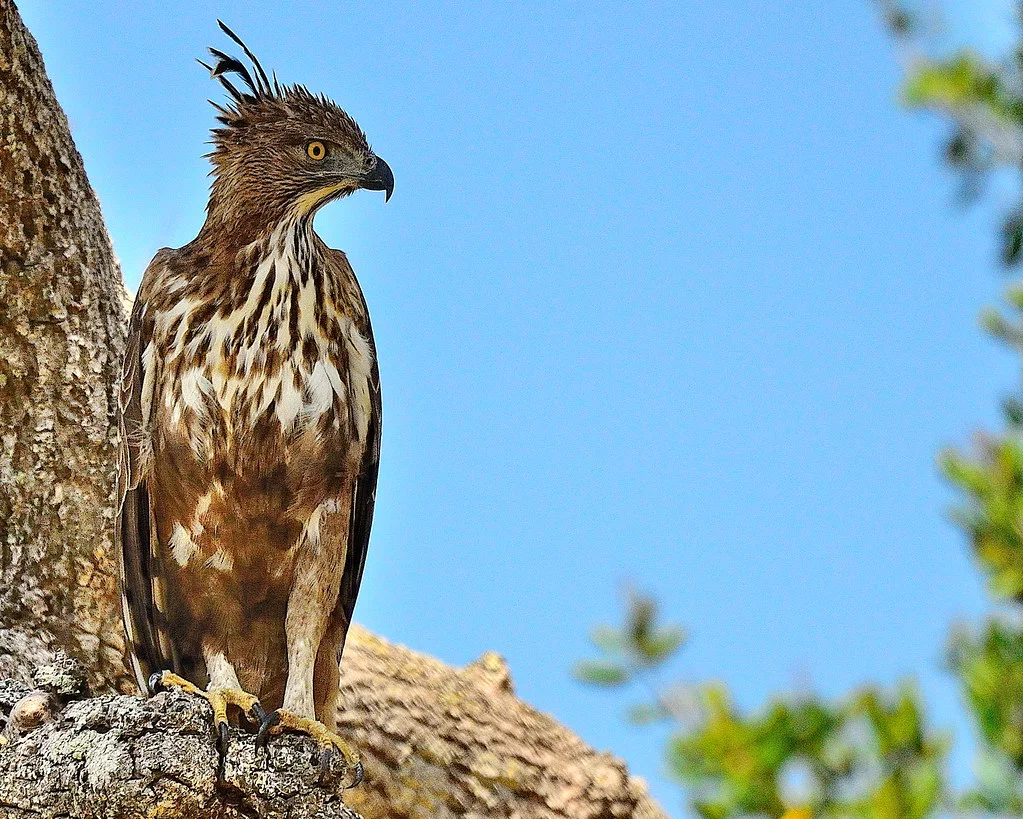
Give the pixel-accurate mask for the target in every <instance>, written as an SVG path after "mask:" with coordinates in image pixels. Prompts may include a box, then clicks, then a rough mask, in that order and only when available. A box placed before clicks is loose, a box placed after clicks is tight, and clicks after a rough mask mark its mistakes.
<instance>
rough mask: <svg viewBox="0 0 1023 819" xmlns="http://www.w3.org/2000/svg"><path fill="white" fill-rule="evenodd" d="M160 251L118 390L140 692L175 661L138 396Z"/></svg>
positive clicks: (144, 406) (123, 545)
mask: <svg viewBox="0 0 1023 819" xmlns="http://www.w3.org/2000/svg"><path fill="white" fill-rule="evenodd" d="M164 252H165V251H161V252H160V253H158V254H157V255H156V257H155V258H154V259H153V261H152V262H151V263H150V265H149V267H148V268H147V269H146V273H145V275H144V276H143V279H142V287H141V288H140V289H139V295H138V297H137V298H136V299H135V304H134V306H133V307H132V311H131V320H130V322H129V324H128V339H127V343H126V345H125V353H124V364H123V366H122V368H121V383H120V392H119V395H118V410H119V412H118V429H119V431H120V450H119V459H118V460H119V467H120V469H119V472H118V480H117V492H118V513H117V518H116V523H115V542H116V546H117V548H118V549H119V553H120V561H119V566H120V581H121V614H122V617H123V620H124V629H125V636H126V642H125V649H126V654H127V660H128V662H129V664H130V666H131V669H132V672H133V673H134V675H135V679H136V681H137V682H138V685H139V688H140V689H141V690H143V691H145V690H146V689H147V685H148V684H147V681H148V679H149V675H150V674H152V673H153V672H155V671H160V670H164V669H171V668H174V666H175V662H174V660H175V657H174V650H173V644H172V643H171V640H170V636H169V634H168V632H167V629H166V627H165V621H164V618H163V616H162V614H161V612H162V611H163V610H164V607H165V603H166V601H165V599H164V594H163V585H162V581H161V574H160V570H159V554H158V551H157V545H158V544H157V540H156V526H155V522H154V520H153V514H152V505H151V503H150V496H149V488H148V485H147V477H148V474H149V471H150V468H151V453H152V444H151V441H150V438H149V435H150V424H149V418H148V417H146V412H147V410H148V403H149V402H148V401H143V390H144V389H145V388H146V375H147V371H146V370H147V367H152V366H153V361H152V358H151V356H150V360H149V361H147V360H146V358H147V356H146V348H147V346H148V345H149V342H150V340H151V338H150V337H151V332H152V331H151V327H152V320H151V317H150V316H148V315H147V305H146V301H145V298H144V294H145V293H146V292H147V287H146V284H147V281H148V280H150V279H151V278H154V277H158V275H159V272H160V269H161V268H162V266H163V262H164V259H165V257H164ZM150 375H152V374H151V373H150Z"/></svg>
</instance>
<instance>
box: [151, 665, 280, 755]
mask: <svg viewBox="0 0 1023 819" xmlns="http://www.w3.org/2000/svg"><path fill="white" fill-rule="evenodd" d="M149 688H150V690H151V691H153V693H156V692H157V691H166V690H168V689H170V688H177V689H179V690H180V691H184V692H185V693H186V694H194V695H195V696H197V697H202V698H203V699H204V700H206V702H208V703H209V704H210V707H211V708H212V709H213V725H214V728H215V729H216V732H217V751H219V753H220V772H221V773H223V770H224V760H225V759H226V757H227V743H228V728H229V727H230V723H229V722H228V720H227V708H228V706H229V705H233V706H235V707H237V708H238V709H239V710H241V712H242V713H243V714H245V717H246V719H248V721H249V722H251V723H253V724H256V723H258V724H259V725H260V726H262V724H263V723H264V722H265V720H266V711H264V710H263V706H262V705H260V704H259V698H258V697H256V696H254V695H253V694H250V693H249V692H248V691H242V690H241V689H240V688H211V689H209V690H208V691H203V690H202V689H201V688H199V686H197V685H195V684H194V683H191V682H189V681H188V680H186V679H185V678H184V677H179V676H178V675H177V674H174V673H173V672H171V671H162V672H160V673H158V674H154V675H153V676H152V677H150V678H149Z"/></svg>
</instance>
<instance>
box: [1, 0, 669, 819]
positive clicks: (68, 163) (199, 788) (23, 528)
mask: <svg viewBox="0 0 1023 819" xmlns="http://www.w3.org/2000/svg"><path fill="white" fill-rule="evenodd" d="M0 118H2V119H0V122H2V125H0V439H2V444H0V678H2V677H13V678H16V679H18V680H21V681H22V682H23V683H29V681H30V680H31V678H32V673H33V670H34V669H36V668H37V667H38V666H40V665H41V664H44V663H47V662H50V661H51V659H52V658H53V655H54V652H55V651H56V650H58V649H61V650H64V651H66V652H67V653H68V654H70V655H72V656H74V657H76V658H78V659H80V660H81V661H82V662H83V663H84V664H85V666H86V668H87V669H88V676H89V682H90V684H91V687H92V689H93V690H94V691H96V692H107V691H113V690H121V691H127V690H130V682H129V680H128V677H127V675H126V674H125V670H124V666H123V663H122V658H121V651H122V637H121V624H120V616H119V606H118V594H117V588H116V580H115V572H114V559H113V553H112V542H111V532H112V514H113V508H112V505H113V481H114V472H115V466H116V456H115V448H116V427H115V425H114V423H113V415H114V410H115V397H114V386H115V383H116V377H117V369H118V365H119V360H120V355H121V351H122V347H123V339H124V325H125V303H126V298H125V293H124V287H123V284H122V281H121V275H120V271H119V269H118V266H117V263H116V261H115V259H114V256H113V253H112V251H111V246H110V241H109V238H108V237H107V234H106V231H105V229H104V226H103V222H102V217H101V215H100V210H99V205H98V202H97V200H96V196H95V194H94V193H93V191H92V189H91V188H90V186H89V183H88V179H87V178H86V175H85V170H84V168H83V165H82V160H81V157H80V156H79V154H78V152H77V150H76V149H75V147H74V143H73V141H72V139H71V134H70V130H69V128H68V123H67V119H66V117H65V116H64V113H63V112H62V110H61V109H60V106H59V105H58V103H57V101H56V99H55V97H54V94H53V89H52V87H51V85H50V83H49V80H48V79H47V78H46V74H45V70H44V68H43V63H42V58H41V56H40V54H39V50H38V47H37V46H36V43H35V41H34V40H33V38H32V36H31V35H30V34H29V33H28V32H27V31H26V30H25V28H24V26H23V24H22V22H21V18H20V16H19V14H18V12H17V9H16V8H15V6H14V4H13V2H12V0H0ZM35 684H37V685H38V684H39V682H38V680H37V681H36V683H35ZM341 684H342V688H343V695H344V696H343V702H342V706H341V714H340V725H341V726H342V730H343V731H344V732H345V733H347V734H351V735H352V736H353V737H354V739H355V744H356V745H357V747H359V748H360V750H361V751H362V752H363V755H364V759H365V762H366V781H365V783H364V784H363V785H362V786H360V787H359V788H357V789H355V790H352V791H347V792H346V793H345V801H346V802H347V803H348V804H350V805H351V806H352V807H353V808H355V809H356V810H359V811H361V812H362V814H363V815H364V817H365V819H384V817H388V818H389V819H420V817H423V818H425V817H488V818H489V819H500V818H501V817H507V819H513V818H518V819H525V818H526V817H528V819H554V818H555V817H559V818H564V819H569V818H571V819H583V818H584V817H585V819H627V817H635V818H636V819H658V817H663V813H661V811H660V809H659V808H657V806H656V805H655V804H654V803H653V802H652V801H651V800H650V799H649V797H648V796H647V794H646V790H645V787H644V785H643V783H642V782H641V781H640V780H637V779H635V778H634V777H630V776H629V774H628V771H627V770H626V768H625V766H624V764H623V763H622V762H621V761H619V760H617V759H615V758H614V757H612V756H610V755H608V754H599V753H597V752H596V751H594V750H593V749H592V748H590V747H589V746H587V745H586V744H585V743H583V742H582V741H581V740H580V739H579V738H578V737H576V736H574V735H573V734H572V733H571V732H569V731H567V730H566V729H565V728H563V727H561V726H560V725H558V724H557V723H556V722H554V720H552V719H550V718H549V717H547V716H544V715H542V714H539V713H537V712H536V711H534V710H533V709H532V708H530V707H529V706H528V705H526V704H525V703H523V702H522V701H521V700H519V699H517V698H516V697H515V696H514V694H513V693H512V687H511V681H510V678H509V676H508V671H507V668H506V667H505V665H504V663H503V661H502V660H501V659H500V658H499V657H497V656H496V655H492V654H485V655H484V656H483V657H481V658H480V660H478V661H476V662H475V663H472V664H471V665H470V666H468V667H466V668H465V669H455V668H451V667H450V666H446V665H444V664H443V663H441V662H439V661H437V660H434V659H432V658H430V657H427V656H425V655H422V654H418V653H416V652H413V651H410V650H408V649H406V648H403V647H400V646H395V645H392V644H389V643H387V642H385V641H383V640H381V639H379V638H377V637H374V636H373V635H370V634H368V633H367V632H365V631H362V630H359V629H357V628H356V629H354V630H353V632H352V634H351V636H350V638H349V643H348V648H347V650H346V653H345V662H344V664H343V669H342V683H341ZM0 693H2V692H0ZM22 693H23V692H22ZM62 702H63V701H62ZM168 703H171V704H170V705H168ZM174 703H177V704H176V705H174ZM11 704H12V703H7V707H6V709H5V707H4V702H3V700H2V697H0V717H6V715H7V713H9V712H10V705H11ZM164 706H166V707H167V711H166V713H168V714H169V713H177V712H176V711H175V709H179V710H180V709H185V710H186V711H187V714H185V716H184V717H182V720H183V721H182V722H175V721H174V720H173V719H165V720H163V721H160V720H155V721H154V718H153V713H154V708H155V709H156V711H157V712H158V713H164V712H162V711H160V709H161V708H163V707H164ZM172 706H173V707H172ZM188 708H191V709H192V710H191V711H188ZM206 713H208V709H206V706H204V705H202V704H201V703H199V702H198V701H194V702H192V704H191V706H189V705H188V703H184V704H182V702H181V697H177V698H171V699H168V698H166V697H165V698H163V699H161V700H156V699H154V700H152V701H150V702H149V703H147V702H143V701H142V700H139V699H137V698H132V697H110V696H106V697H96V698H93V699H91V700H78V701H75V702H72V703H71V704H69V705H67V706H66V707H65V708H63V710H57V711H56V712H55V713H54V714H53V715H52V718H51V719H49V721H48V722H47V724H45V725H43V726H42V727H40V728H37V729H35V730H32V731H30V732H28V733H26V734H25V735H24V736H20V735H14V736H13V739H14V742H13V743H12V744H10V745H8V746H6V747H5V748H2V749H0V817H5V816H16V817H35V816H39V817H43V816H51V815H52V816H68V815H70V816H82V817H106V816H115V815H117V816H120V815H122V814H120V813H116V812H111V811H113V808H111V807H110V806H111V805H112V804H114V803H113V802H111V801H110V800H111V798H112V797H111V793H112V791H110V790H109V789H108V787H107V786H102V787H96V788H92V789H91V790H90V789H89V787H87V785H88V783H90V782H96V781H100V780H102V782H106V783H108V784H109V783H110V782H114V781H115V780H116V781H117V782H120V783H121V784H122V785H123V786H124V788H126V789H127V790H121V791H118V793H120V794H121V795H122V796H123V795H124V794H130V798H129V797H127V796H125V797H124V798H125V800H126V801H124V802H123V804H125V805H130V806H131V810H133V811H135V812H136V813H125V814H123V815H136V814H137V815H140V816H142V815H160V816H163V817H165V819H172V817H178V816H185V815H188V816H196V817H198V816H202V817H206V816H210V817H213V816H217V817H220V816H223V817H232V816H243V815H244V816H249V815H252V816H277V815H280V816H284V815H288V816H293V817H302V816H310V817H313V816H318V815H321V814H320V811H321V810H326V808H324V805H327V806H329V805H332V804H335V803H333V802H331V801H330V800H331V799H332V798H333V797H331V796H330V795H329V794H327V795H325V794H324V793H323V792H321V789H320V788H319V786H318V785H317V784H316V783H315V781H314V780H315V776H313V779H312V780H310V779H309V776H310V775H311V774H310V771H312V772H313V773H315V764H313V762H314V761H315V760H312V761H306V762H304V763H301V764H300V763H299V762H295V765H297V766H298V768H299V770H297V771H293V772H292V773H294V775H295V777H297V778H296V779H295V782H294V783H293V788H294V789H295V790H292V791H287V792H286V793H285V791H280V792H276V791H274V790H273V788H274V787H277V786H276V785H274V786H270V785H267V783H266V781H264V779H261V778H260V777H262V776H263V775H264V774H266V771H265V770H262V769H261V772H260V773H258V774H257V773H254V772H253V771H255V769H254V768H253V769H252V771H249V773H248V774H246V775H245V776H242V777H241V779H240V780H238V781H242V780H244V783H245V784H243V785H241V786H238V787H235V786H230V785H229V786H227V787H226V788H225V787H219V788H214V789H213V790H212V791H211V790H209V788H211V787H213V786H212V785H211V784H210V783H215V777H214V778H213V779H211V778H210V777H211V776H212V775H213V774H215V770H213V769H212V768H211V765H214V767H215V755H214V756H211V755H210V751H209V748H210V747H211V746H209V744H208V743H209V742H211V741H212V740H211V738H210V736H209V731H208V730H205V731H204V730H200V729H199V727H198V723H197V722H196V719H199V717H197V716H196V714H200V715H201V714H206ZM89 715H92V716H89ZM97 715H99V716H97ZM104 715H105V716H104ZM94 717H95V719H97V720H99V722H89V720H90V719H93V718H94ZM207 719H208V717H207ZM139 720H142V721H143V723H139V722H138V721H139ZM145 720H150V722H145ZM140 725H142V727H141V728H140ZM97 726H99V727H98V728H97ZM206 727H207V728H211V726H209V725H207V726H206ZM89 732H92V733H89ZM83 737H85V739H83ZM146 737H148V738H149V740H148V741H149V746H146V747H147V748H148V750H146V748H141V749H140V747H141V746H139V744H138V743H139V741H140V739H144V738H146ZM101 738H102V739H101ZM295 740H298V738H295ZM100 741H102V742H103V743H105V744H104V746H103V749H102V750H101V751H97V750H96V748H95V747H94V746H95V743H96V742H100ZM288 741H289V742H291V741H292V740H288ZM286 744H287V743H286ZM250 745H251V737H249V736H246V735H244V734H243V733H238V732H235V734H234V735H233V741H232V749H234V750H233V751H232V753H236V755H237V754H241V756H242V757H244V758H245V759H249V757H246V756H245V755H246V754H249V753H250V752H249V750H247V749H248V748H249V747H250ZM193 746H194V747H193ZM287 747H298V746H294V745H287ZM68 748H71V749H72V750H73V749H75V748H77V749H79V751H82V749H86V750H87V751H88V752H85V751H82V752H79V751H74V752H67V753H65V752H64V751H61V749H65V750H66V749H68ZM47 749H48V750H47ZM161 749H162V750H161ZM239 749H240V750H239ZM44 751H45V752H44ZM298 756H301V754H299V755H298ZM313 756H314V755H313ZM29 757H31V763H30V764H29V763H28V762H27V761H26V760H28V759H29ZM305 757H310V755H309V754H305ZM305 757H303V758H305ZM228 759H229V761H230V759H231V756H230V755H229V757H228ZM296 759H297V757H296ZM177 761H181V762H182V764H184V763H185V762H188V764H189V765H191V766H192V767H191V768H188V771H186V773H182V770H184V768H182V767H181V765H178V762H177ZM250 761H251V760H250ZM175 765H177V767H175ZM303 765H304V767H303ZM26 766H28V767H26ZM147 766H148V767H147ZM196 766H198V768H197V767H196ZM185 767H186V768H187V767H188V765H185ZM143 769H144V770H145V771H146V772H147V773H144V775H140V774H139V771H140V770H143ZM97 771H101V772H102V771H105V773H102V775H101V776H100V780H97V779H95V777H96V776H97V773H96V772H97ZM196 771H199V772H198V773H197V772H196ZM211 771H212V773H211ZM266 775H269V774H266ZM282 775H283V774H282ZM103 777H106V779H103ZM175 782H176V783H177V784H176V785H175V784H174V783H175ZM69 783H70V784H69ZM154 783H156V784H154ZM161 783H162V784H161ZM295 783H297V784H295ZM157 785H159V787H157ZM150 786H152V787H150ZM109 787H111V788H112V787H113V785H110V786H109ZM118 787H120V785H119V786H118ZM176 787H178V788H181V789H183V790H181V791H180V794H191V796H189V797H188V799H192V798H193V797H195V799H198V801H197V802H194V804H199V803H201V802H202V798H200V797H202V796H203V795H205V796H204V797H203V798H205V799H206V804H207V808H208V811H207V812H203V813H200V812H197V810H198V809H192V808H189V807H188V806H189V805H192V804H193V802H189V801H188V799H185V798H184V797H182V799H180V800H178V802H177V803H174V800H173V799H171V800H170V801H169V802H168V800H167V798H166V797H167V793H170V792H174V788H176ZM168 788H169V789H170V790H168ZM246 788H249V790H248V791H246V790H245V789H246ZM260 788H264V790H263V791H261V790H260ZM266 788H269V789H270V790H269V791H265V789H266ZM48 789H49V790H48ZM83 789H84V790H83ZM204 789H205V790H204ZM71 792H74V793H75V794H77V796H76V798H78V799H79V801H77V802H74V803H73V804H72V803H71V802H67V803H60V805H58V806H57V807H54V808H53V809H52V810H51V811H50V813H47V812H46V810H44V809H42V808H41V807H40V806H44V807H45V806H46V805H47V804H50V803H47V802H46V800H47V799H48V798H50V797H48V796H47V794H51V795H52V794H53V793H58V794H63V796H61V797H60V798H64V799H67V798H70V797H69V796H68V794H69V793H71ZM274 793H276V794H277V796H274ZM180 794H179V795H180ZM196 794H198V795H199V796H196ZM267 794H269V796H268V795H267ZM281 794H284V795H283V796H282V795H281ZM278 797H279V798H280V799H284V800H285V801H283V802H281V801H278V802H273V799H274V798H278ZM55 798H56V797H55ZM119 798H120V797H119ZM296 799H297V800H298V801H294V800H296ZM33 800H34V801H33ZM268 800H269V801H268ZM288 800H291V801H290V802H289V801H288ZM303 800H306V801H303ZM172 803H173V804H172ZM53 804H56V803H53ZM118 804H121V803H118ZM232 805H234V807H232ZM237 805H242V806H243V807H244V810H242V809H241V808H238V807H237ZM15 806H17V807H15ZM182 806H184V807H182ZM236 808H237V809H236ZM16 810H17V811H21V812H20V813H18V812H15V811H16ZM232 810H233V811H235V812H234V813H232V812H231V811H232ZM338 810H340V808H338ZM4 811H7V812H6V813H5V812H4ZM209 811H213V812H209ZM216 811H220V812H216Z"/></svg>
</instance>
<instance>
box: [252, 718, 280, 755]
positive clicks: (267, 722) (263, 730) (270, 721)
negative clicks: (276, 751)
mask: <svg viewBox="0 0 1023 819" xmlns="http://www.w3.org/2000/svg"><path fill="white" fill-rule="evenodd" d="M280 721H281V712H280V711H278V710H274V711H271V712H270V713H269V714H264V715H263V718H262V720H260V723H259V730H258V731H257V732H256V747H257V748H261V749H262V750H264V751H265V750H266V746H267V743H268V742H269V741H270V731H271V729H272V728H273V727H274V726H275V725H277V724H278V723H279V722H280Z"/></svg>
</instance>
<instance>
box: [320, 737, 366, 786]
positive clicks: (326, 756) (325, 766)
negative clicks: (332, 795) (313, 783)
mask: <svg viewBox="0 0 1023 819" xmlns="http://www.w3.org/2000/svg"><path fill="white" fill-rule="evenodd" d="M338 756H339V754H338V752H337V749H336V748H333V747H327V748H323V749H321V750H320V784H323V783H324V782H326V781H327V780H328V779H329V778H331V775H332V774H333V771H334V760H335V759H337V757H338ZM340 756H341V758H342V759H344V755H340ZM345 762H346V763H347V762H348V760H345ZM349 768H350V770H349V771H348V773H350V774H351V776H350V777H349V781H348V782H342V783H341V790H344V791H349V790H351V789H352V788H357V787H359V785H361V784H362V780H363V779H364V778H365V776H366V769H365V768H364V767H363V765H362V760H359V761H357V762H356V763H355V765H354V766H349Z"/></svg>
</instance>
